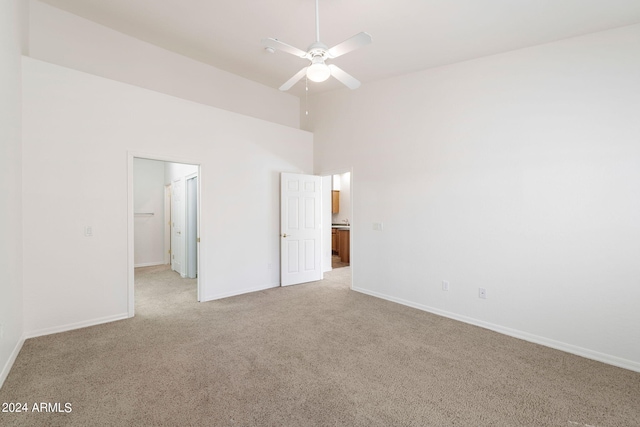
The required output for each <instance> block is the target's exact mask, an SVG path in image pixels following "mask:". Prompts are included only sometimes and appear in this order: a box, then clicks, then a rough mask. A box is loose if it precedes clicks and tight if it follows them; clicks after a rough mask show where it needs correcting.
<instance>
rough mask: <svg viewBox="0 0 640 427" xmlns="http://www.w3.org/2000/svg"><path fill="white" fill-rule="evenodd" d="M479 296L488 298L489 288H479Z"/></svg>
mask: <svg viewBox="0 0 640 427" xmlns="http://www.w3.org/2000/svg"><path fill="white" fill-rule="evenodd" d="M478 298H482V299H487V290H486V289H485V288H478Z"/></svg>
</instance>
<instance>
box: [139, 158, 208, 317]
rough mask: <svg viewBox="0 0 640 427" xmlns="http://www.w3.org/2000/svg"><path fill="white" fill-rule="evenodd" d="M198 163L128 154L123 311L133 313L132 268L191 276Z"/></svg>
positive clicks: (194, 272) (197, 269) (195, 257)
mask: <svg viewBox="0 0 640 427" xmlns="http://www.w3.org/2000/svg"><path fill="white" fill-rule="evenodd" d="M200 169H201V166H200V165H199V164H197V163H187V162H184V161H180V162H178V161H175V160H174V159H168V158H153V156H148V155H142V156H141V155H135V154H132V153H129V179H128V181H129V183H128V185H129V208H128V209H129V227H128V229H129V231H128V246H129V251H128V252H129V255H128V257H129V271H128V314H129V316H130V317H132V316H133V315H134V307H135V304H134V297H135V291H134V284H135V283H134V282H135V268H136V267H153V266H157V267H158V268H161V267H162V266H166V268H167V269H171V270H173V271H175V272H176V273H178V274H179V275H180V277H182V278H185V279H186V278H192V279H196V295H197V296H196V298H197V300H198V301H200V298H201V297H200V295H201V285H202V284H201V282H200V276H201V275H202V274H201V273H202V268H201V266H200V265H199V252H200V247H199V246H200V245H199V240H200V239H199V230H200V228H201V224H200V215H199V212H200V201H201V197H200V185H199V179H198V177H199V175H200Z"/></svg>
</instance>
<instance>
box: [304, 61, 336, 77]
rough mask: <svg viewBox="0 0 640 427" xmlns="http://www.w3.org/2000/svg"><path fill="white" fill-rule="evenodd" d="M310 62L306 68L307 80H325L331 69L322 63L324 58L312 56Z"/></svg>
mask: <svg viewBox="0 0 640 427" xmlns="http://www.w3.org/2000/svg"><path fill="white" fill-rule="evenodd" d="M316 59H318V60H316ZM311 62H312V64H311V66H309V68H307V77H308V78H309V80H311V81H312V82H316V83H320V82H323V81H325V80H327V79H328V78H329V76H331V70H330V69H329V67H328V66H327V64H325V63H324V60H323V59H322V58H313V61H311Z"/></svg>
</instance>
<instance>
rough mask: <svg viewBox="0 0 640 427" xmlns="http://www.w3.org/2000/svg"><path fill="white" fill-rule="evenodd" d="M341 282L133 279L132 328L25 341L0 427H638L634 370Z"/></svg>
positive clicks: (639, 393) (157, 271) (146, 274)
mask: <svg viewBox="0 0 640 427" xmlns="http://www.w3.org/2000/svg"><path fill="white" fill-rule="evenodd" d="M349 275H350V268H349V267H346V268H340V269H336V270H333V271H332V272H330V273H329V274H327V275H326V279H325V280H324V281H323V282H318V283H311V284H305V285H298V286H291V287H286V288H275V289H270V290H266V291H261V292H255V293H252V294H247V295H241V296H237V297H232V298H226V299H223V300H218V301H212V302H207V303H197V302H196V301H195V300H196V296H195V295H196V293H195V292H196V291H195V281H194V280H183V279H180V278H179V277H178V276H177V275H176V274H175V273H173V272H171V271H169V270H167V269H165V268H145V269H139V270H137V271H136V317H134V318H132V319H128V320H123V321H119V322H113V323H109V324H105V325H99V326H95V327H91V328H85V329H80V330H76V331H70V332H65V333H62V334H57V335H51V336H45V337H40V338H35V339H30V340H27V342H26V343H25V344H24V347H23V349H22V351H21V353H20V355H19V356H18V359H17V361H16V363H15V365H14V368H13V370H12V371H11V373H10V374H9V377H8V378H7V380H6V382H5V385H4V387H3V388H2V390H0V403H1V402H22V403H27V404H28V406H29V410H30V411H29V412H27V413H0V425H3V426H89V425H91V426H102V425H109V426H134V425H135V426H144V425H166V426H178V425H179V426H187V425H194V426H563V427H574V426H582V427H586V426H597V427H605V426H610V427H613V426H640V374H638V373H634V372H631V371H627V370H624V369H620V368H615V367H612V366H608V365H604V364H602V363H598V362H594V361H591V360H587V359H583V358H580V357H577V356H573V355H570V354H566V353H563V352H560V351H557V350H552V349H549V348H545V347H542V346H539V345H535V344H531V343H528V342H524V341H520V340H517V339H514V338H510V337H506V336H503V335H500V334H497V333H494V332H491V331H488V330H484V329H481V328H477V327H474V326H470V325H466V324H463V323H459V322H456V321H453V320H449V319H446V318H442V317H438V316H435V315H432V314H429V313H425V312H422V311H419V310H415V309H412V308H408V307H404V306H401V305H398V304H394V303H391V302H388V301H384V300H380V299H377V298H373V297H370V296H367V295H363V294H360V293H357V292H353V291H351V290H350V289H349V286H348V283H349ZM37 402H45V403H52V404H55V403H58V404H59V407H60V408H61V409H62V410H64V409H65V404H67V403H68V404H70V409H71V412H70V413H50V412H33V411H32V407H33V404H34V403H37ZM52 407H53V408H56V406H55V405H52Z"/></svg>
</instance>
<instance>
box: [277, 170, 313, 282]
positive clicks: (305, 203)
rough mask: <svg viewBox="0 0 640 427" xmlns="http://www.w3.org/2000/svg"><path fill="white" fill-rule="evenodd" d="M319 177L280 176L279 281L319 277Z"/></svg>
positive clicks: (305, 279)
mask: <svg viewBox="0 0 640 427" xmlns="http://www.w3.org/2000/svg"><path fill="white" fill-rule="evenodd" d="M321 182H322V180H321V177H319V176H314V175H301V174H292V173H283V174H281V176H280V283H281V285H282V286H288V285H296V284H298V283H305V282H312V281H314V280H321V279H322V265H321V259H322V258H321V254H322V253H321V242H322V215H321V210H320V207H321V197H322V194H321V187H322V185H321Z"/></svg>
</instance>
